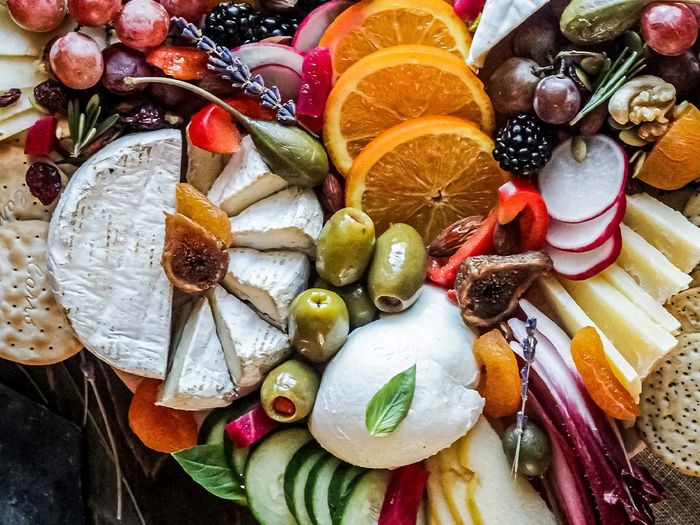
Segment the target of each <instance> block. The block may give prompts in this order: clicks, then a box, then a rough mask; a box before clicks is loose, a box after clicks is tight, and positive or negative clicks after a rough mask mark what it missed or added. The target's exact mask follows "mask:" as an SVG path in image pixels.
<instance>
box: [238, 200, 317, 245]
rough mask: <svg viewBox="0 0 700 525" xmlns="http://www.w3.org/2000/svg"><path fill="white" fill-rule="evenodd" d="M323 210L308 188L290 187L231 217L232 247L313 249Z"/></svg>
mask: <svg viewBox="0 0 700 525" xmlns="http://www.w3.org/2000/svg"><path fill="white" fill-rule="evenodd" d="M321 228H323V210H322V209H321V205H320V204H319V202H318V199H317V198H316V194H315V193H314V192H313V191H312V190H310V189H308V188H300V187H298V186H291V187H289V188H285V189H284V190H282V191H280V192H277V193H275V194H274V195H270V196H269V197H267V198H265V199H263V200H261V201H259V202H256V203H255V204H253V205H252V206H250V207H248V208H246V209H245V210H243V211H242V212H241V213H240V214H239V215H236V216H235V217H232V218H231V231H232V232H233V244H234V246H244V247H247V248H255V249H256V250H300V251H303V252H304V253H307V254H312V252H314V251H315V247H316V241H318V237H319V235H320V234H321Z"/></svg>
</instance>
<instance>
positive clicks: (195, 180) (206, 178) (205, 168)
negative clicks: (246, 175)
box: [185, 126, 226, 194]
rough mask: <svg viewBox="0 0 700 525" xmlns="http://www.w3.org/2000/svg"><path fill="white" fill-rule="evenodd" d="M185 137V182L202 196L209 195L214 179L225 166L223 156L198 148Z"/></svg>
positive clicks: (187, 134)
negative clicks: (202, 194)
mask: <svg viewBox="0 0 700 525" xmlns="http://www.w3.org/2000/svg"><path fill="white" fill-rule="evenodd" d="M185 135H186V136H187V182H189V183H190V184H192V186H194V187H195V188H197V189H198V190H199V191H201V192H202V193H204V194H207V193H209V190H210V189H211V187H212V185H213V184H214V181H215V180H216V178H217V177H218V176H219V175H221V172H222V171H223V169H224V166H225V165H226V162H225V160H224V159H225V156H224V155H220V154H218V153H211V152H210V151H207V150H204V149H202V148H198V147H197V146H195V145H194V144H192V141H191V140H190V136H189V126H188V131H187V133H185Z"/></svg>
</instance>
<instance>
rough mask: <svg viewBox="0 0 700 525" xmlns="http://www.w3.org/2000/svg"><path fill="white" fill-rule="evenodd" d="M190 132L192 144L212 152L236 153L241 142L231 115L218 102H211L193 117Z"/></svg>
mask: <svg viewBox="0 0 700 525" xmlns="http://www.w3.org/2000/svg"><path fill="white" fill-rule="evenodd" d="M188 134H189V138H190V141H192V144H194V145H195V146H197V147H198V148H201V149H203V150H206V151H211V152H212V153H234V152H235V151H237V150H238V147H239V146H240V143H241V134H240V132H239V131H238V128H237V127H236V124H235V123H234V122H233V120H231V115H229V114H228V112H227V111H226V110H225V109H222V108H221V107H219V106H217V105H216V104H209V105H208V106H206V107H205V108H203V109H201V110H200V111H198V112H197V113H196V114H195V115H194V116H193V117H192V120H191V121H190V127H189V129H188Z"/></svg>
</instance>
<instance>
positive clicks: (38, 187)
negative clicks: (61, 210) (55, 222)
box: [26, 162, 63, 206]
mask: <svg viewBox="0 0 700 525" xmlns="http://www.w3.org/2000/svg"><path fill="white" fill-rule="evenodd" d="M26 182H27V187H28V188H29V191H30V193H31V194H32V195H34V197H36V198H37V199H39V202H41V203H42V204H43V205H44V206H48V205H49V204H51V203H52V202H53V201H54V200H56V197H58V196H59V195H60V194H61V190H62V189H63V184H62V182H61V174H60V173H59V171H58V168H56V166H54V165H52V164H47V163H46V162H35V163H34V164H32V165H31V166H29V169H28V170H27V175H26Z"/></svg>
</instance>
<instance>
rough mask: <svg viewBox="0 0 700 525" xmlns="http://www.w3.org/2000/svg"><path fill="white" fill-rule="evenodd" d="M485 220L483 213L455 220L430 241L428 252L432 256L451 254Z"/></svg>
mask: <svg viewBox="0 0 700 525" xmlns="http://www.w3.org/2000/svg"><path fill="white" fill-rule="evenodd" d="M483 220H484V218H483V217H482V216H481V215H473V216H471V217H464V218H463V219H459V220H458V221H455V222H453V223H452V224H450V225H449V226H448V227H447V228H445V229H444V230H443V231H442V232H441V233H439V234H438V235H437V237H435V239H434V240H433V242H431V243H430V246H428V254H429V255H430V256H431V257H449V256H451V255H452V254H454V253H455V252H456V251H457V249H458V248H459V247H460V246H462V244H464V243H465V242H466V241H467V239H469V237H471V236H472V234H473V233H474V232H475V231H476V230H477V228H479V226H481V223H482V222H483Z"/></svg>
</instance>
